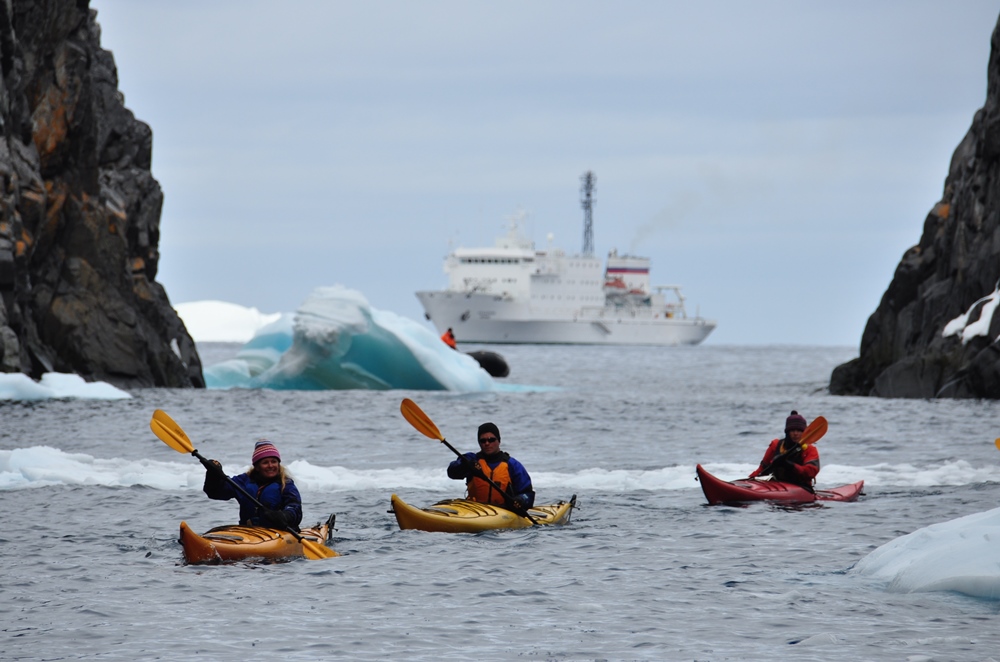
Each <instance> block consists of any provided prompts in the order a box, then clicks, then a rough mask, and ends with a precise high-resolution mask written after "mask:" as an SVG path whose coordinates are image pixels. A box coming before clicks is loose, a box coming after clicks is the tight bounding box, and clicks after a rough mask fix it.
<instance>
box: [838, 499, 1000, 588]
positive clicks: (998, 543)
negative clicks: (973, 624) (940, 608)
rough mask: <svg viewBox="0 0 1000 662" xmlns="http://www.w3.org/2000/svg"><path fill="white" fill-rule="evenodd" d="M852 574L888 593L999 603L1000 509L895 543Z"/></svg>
mask: <svg viewBox="0 0 1000 662" xmlns="http://www.w3.org/2000/svg"><path fill="white" fill-rule="evenodd" d="M852 572H854V573H857V574H860V575H864V576H866V577H871V578H873V579H876V580H881V581H885V582H887V589H888V590H889V591H893V592H899V593H913V592H918V591H955V592H957V593H964V594H965V595H970V596H973V597H976V598H985V599H988V600H1000V508H994V509H993V510H987V511H986V512H983V513H975V514H972V515H966V516H965V517H960V518H958V519H954V520H951V521H949V522H940V523H938V524H932V525H931V526H928V527H924V528H922V529H918V530H916V531H914V532H913V533H908V534H907V535H905V536H901V537H899V538H896V539H895V540H892V541H890V542H888V543H886V544H884V545H882V546H881V547H879V548H878V549H876V550H875V551H873V552H871V553H870V554H869V555H868V556H866V557H865V558H863V559H861V560H860V561H859V562H858V563H857V565H855V566H854V568H853V569H852Z"/></svg>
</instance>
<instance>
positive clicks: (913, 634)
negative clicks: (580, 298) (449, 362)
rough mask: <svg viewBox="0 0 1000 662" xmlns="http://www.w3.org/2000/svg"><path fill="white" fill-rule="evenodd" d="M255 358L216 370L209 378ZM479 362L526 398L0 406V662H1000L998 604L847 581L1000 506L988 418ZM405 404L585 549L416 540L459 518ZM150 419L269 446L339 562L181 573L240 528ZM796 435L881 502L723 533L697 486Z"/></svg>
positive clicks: (626, 365)
mask: <svg viewBox="0 0 1000 662" xmlns="http://www.w3.org/2000/svg"><path fill="white" fill-rule="evenodd" d="M238 348H239V345H226V344H205V345H203V346H201V349H202V353H203V360H204V361H205V363H206V365H208V364H212V363H214V362H216V361H221V360H224V359H226V358H229V357H231V356H232V355H233V354H234V353H235V352H236V350H237V349H238ZM477 348H478V347H472V346H466V347H462V349H464V350H466V351H471V350H472V349H477ZM488 349H491V350H494V351H498V352H500V353H501V354H502V355H503V356H504V357H505V358H506V359H507V361H508V363H509V364H510V366H511V374H510V377H508V378H507V379H506V380H503V381H504V382H505V383H508V384H510V385H517V386H516V387H515V386H511V387H509V388H507V389H505V390H503V391H493V392H487V393H454V392H441V391H434V392H423V391H401V390H390V391H270V390H228V391H224V390H211V391H204V390H201V391H196V390H158V389H148V390H139V391H133V392H132V395H133V398H132V399H128V400H109V401H83V400H47V401H39V402H12V401H0V499H2V504H3V506H2V512H3V522H4V526H3V527H2V530H0V658H2V659H12V660H13V659H33V660H75V659H88V660H139V659H143V660H145V659H170V660H176V659H204V660H237V659H262V660H263V659H268V660H273V659H286V660H313V659H321V658H327V659H352V660H383V659H405V660H470V659H482V660H494V659H496V660H508V659H527V660H591V659H594V660H603V659H610V660H765V659H766V660H772V659H786V660H908V661H913V662H916V661H925V660H996V659H1000V601H997V600H985V599H977V598H972V597H968V596H966V595H963V594H959V593H952V592H919V593H898V592H893V591H891V590H888V589H889V587H888V586H887V585H886V584H885V583H884V582H882V583H880V582H877V581H874V580H872V579H869V578H867V577H865V576H862V575H859V574H857V573H852V572H851V568H852V567H853V566H854V565H855V564H856V563H857V562H858V561H859V560H860V559H861V558H863V557H864V556H865V555H867V554H868V553H869V552H871V551H872V550H874V549H875V548H877V547H879V546H880V545H882V544H884V543H886V542H889V541H890V540H893V539H895V538H897V537H898V536H901V535H904V534H906V533H909V532H912V531H915V530H917V529H919V528H922V527H926V526H928V525H930V524H934V523H937V522H944V521H948V520H952V519H954V518H957V517H961V516H963V515H969V514H972V513H977V512H982V511H986V510H990V509H993V508H996V507H997V506H998V505H1000V453H998V451H997V448H996V447H995V446H994V443H993V442H994V439H995V438H996V437H998V436H1000V403H997V402H985V401H951V400H941V401H924V400H877V399H867V398H847V397H832V396H830V395H828V393H827V391H826V385H827V382H828V380H829V376H830V372H831V370H832V369H833V368H834V367H835V366H836V365H838V364H839V363H842V362H843V361H846V360H848V359H850V358H852V357H853V356H854V355H855V354H856V350H855V349H853V348H829V347H723V346H712V345H708V346H701V347H686V348H662V349H651V348H634V347H547V346H545V347H543V346H492V347H488ZM521 387H523V388H521ZM404 397H409V398H412V399H413V400H414V401H416V402H417V404H419V405H420V406H421V407H422V408H423V410H424V411H425V412H426V413H427V414H428V415H429V416H430V417H431V418H432V419H433V420H434V421H435V423H437V425H438V427H439V428H440V429H441V431H442V432H443V434H444V435H445V436H446V437H447V438H448V440H449V442H451V443H452V444H453V445H455V446H456V447H457V448H459V449H460V450H473V449H475V448H476V442H475V440H476V436H475V432H476V427H477V426H478V424H479V423H482V422H484V421H487V420H491V421H494V422H495V423H497V425H498V426H499V428H500V430H501V435H502V439H503V442H502V448H503V449H504V450H507V451H508V452H510V453H511V454H512V455H514V456H515V457H517V458H518V459H520V460H521V461H522V462H523V463H524V464H525V465H526V467H527V468H528V470H529V471H530V473H531V475H532V478H533V480H534V485H535V489H536V491H537V493H538V502H539V503H547V502H553V501H557V500H560V499H567V498H569V497H570V496H571V495H572V494H576V495H577V498H578V509H577V511H576V512H575V514H574V516H573V521H572V523H571V524H569V525H567V526H565V527H545V528H539V529H524V530H518V531H507V532H493V533H486V534H479V535H469V534H439V533H425V532H418V531H400V530H399V529H398V527H397V525H396V522H395V520H394V518H393V516H392V515H391V514H390V513H388V512H387V511H388V508H389V496H390V494H392V493H397V494H399V495H400V496H401V497H403V498H404V499H405V500H406V501H408V502H411V503H414V504H418V505H425V504H430V503H432V502H435V501H437V500H440V499H444V498H452V497H457V496H461V494H462V491H463V489H462V485H461V483H459V482H457V481H449V480H448V479H447V478H446V477H445V466H446V465H447V463H448V462H449V461H451V459H453V457H454V456H453V454H452V453H451V452H450V451H449V450H448V449H447V448H446V447H445V446H444V445H442V444H440V443H438V442H437V441H434V440H431V439H428V438H426V437H424V436H422V435H420V434H419V433H417V432H416V431H415V430H414V429H413V428H412V427H410V425H409V424H408V423H407V422H406V421H405V420H404V419H403V418H402V416H401V415H400V413H399V404H400V401H401V400H402V399H403V398H404ZM157 408H160V409H163V410H165V411H166V412H167V413H169V414H170V415H171V416H172V417H173V418H174V419H175V420H176V421H177V422H178V423H179V424H180V425H181V426H182V427H183V428H184V429H185V431H186V432H187V433H188V435H189V436H190V437H191V439H192V440H193V441H194V442H195V445H196V446H197V448H198V450H199V451H200V452H201V453H202V454H204V455H205V456H207V457H212V458H217V459H219V460H220V461H221V462H222V463H223V464H224V466H225V467H226V469H227V470H228V471H229V473H237V472H239V471H242V470H244V469H245V468H246V466H247V465H248V464H249V458H250V453H251V449H252V446H253V441H254V440H255V439H256V438H258V437H261V436H267V437H269V438H271V439H272V440H274V441H275V443H276V445H277V446H278V448H279V449H280V451H281V453H282V457H283V459H284V462H285V464H286V465H287V466H288V467H289V468H290V470H291V471H292V473H293V474H294V475H295V476H296V482H297V484H298V485H299V487H300V490H301V491H302V493H303V498H304V510H305V520H306V522H310V523H311V522H315V521H318V520H320V519H323V518H325V517H326V515H328V514H329V513H331V512H332V513H336V514H337V531H336V532H335V540H334V542H333V544H332V546H333V548H334V549H335V550H336V551H338V552H339V553H341V554H342V555H343V556H341V557H338V558H335V559H330V560H321V561H309V560H305V559H300V560H295V561H292V562H289V563H282V564H273V565H251V564H236V565H229V566H188V565H185V564H184V563H183V562H182V558H181V549H180V546H179V544H178V543H177V532H178V525H179V523H180V521H181V520H186V521H187V522H188V523H189V524H190V525H191V526H192V527H193V528H195V529H196V530H207V529H209V528H211V527H213V526H217V525H220V524H224V523H231V522H233V521H234V520H235V518H236V513H237V507H236V505H235V503H233V502H217V501H210V500H209V499H208V498H207V497H205V496H204V494H203V493H202V492H201V481H202V479H203V475H204V474H203V470H202V469H201V465H200V464H199V463H198V462H197V460H195V459H194V458H193V457H191V456H189V455H185V454H181V453H178V452H176V451H174V450H172V449H171V448H169V447H168V446H166V445H165V444H163V443H162V442H161V441H160V440H158V439H157V438H156V437H155V436H154V435H153V434H152V432H151V431H150V429H149V420H150V416H151V415H152V413H153V411H154V410H155V409H157ZM792 409H796V410H798V411H799V412H801V413H802V414H803V415H804V416H805V417H806V418H807V419H809V420H812V419H813V418H814V417H816V416H819V415H823V416H825V417H826V418H827V419H828V421H829V432H828V433H827V435H826V436H825V437H824V438H823V439H822V440H821V441H820V442H819V449H820V452H821V456H822V463H823V468H822V471H821V473H820V475H819V485H820V486H833V485H839V484H842V483H846V482H853V481H856V480H861V479H864V480H865V481H866V489H865V492H866V494H865V496H863V497H862V498H861V500H860V501H858V502H857V503H833V504H824V505H821V506H814V507H778V506H775V505H768V504H755V505H751V506H747V507H729V506H707V505H706V503H705V499H704V497H703V495H702V493H701V489H700V487H699V485H698V483H697V482H696V481H695V470H694V469H695V464H696V463H702V464H703V465H705V466H706V467H707V468H708V469H709V471H712V472H713V473H715V474H716V475H719V476H721V477H723V478H738V477H742V476H745V475H746V474H747V473H748V472H749V471H750V470H751V469H752V468H753V467H754V466H755V465H756V464H757V462H758V461H759V460H760V457H761V455H762V454H763V452H764V449H765V448H766V446H767V443H768V442H769V441H770V440H771V439H772V438H774V437H776V436H779V435H780V433H781V429H782V427H783V423H784V419H785V417H786V416H787V415H788V413H789V412H790V411H791V410H792ZM959 561H960V560H956V562H959Z"/></svg>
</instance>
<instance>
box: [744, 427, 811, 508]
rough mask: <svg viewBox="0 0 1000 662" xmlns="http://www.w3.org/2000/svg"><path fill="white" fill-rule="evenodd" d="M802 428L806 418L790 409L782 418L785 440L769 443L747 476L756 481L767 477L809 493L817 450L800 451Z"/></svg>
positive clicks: (809, 448) (808, 448) (809, 447)
mask: <svg viewBox="0 0 1000 662" xmlns="http://www.w3.org/2000/svg"><path fill="white" fill-rule="evenodd" d="M805 429H806V419H805V418H804V417H802V416H800V415H799V412H797V411H794V410H793V411H792V413H791V415H790V416H789V417H788V418H786V419H785V438H784V439H775V440H773V441H772V442H771V445H770V446H768V447H767V451H766V452H765V453H764V459H763V460H761V461H760V466H759V467H757V468H756V469H754V470H753V472H752V473H751V474H750V476H749V477H750V478H756V477H757V476H767V475H768V474H770V475H771V476H773V477H774V479H775V480H779V481H781V482H783V483H795V484H796V485H801V486H802V487H804V488H806V489H808V490H812V485H813V479H814V478H816V474H818V473H819V451H818V450H816V445H815V444H812V445H810V446H808V447H807V448H806V449H805V450H802V448H801V446H800V440H801V439H802V433H803V432H804V431H805ZM786 453H787V454H786Z"/></svg>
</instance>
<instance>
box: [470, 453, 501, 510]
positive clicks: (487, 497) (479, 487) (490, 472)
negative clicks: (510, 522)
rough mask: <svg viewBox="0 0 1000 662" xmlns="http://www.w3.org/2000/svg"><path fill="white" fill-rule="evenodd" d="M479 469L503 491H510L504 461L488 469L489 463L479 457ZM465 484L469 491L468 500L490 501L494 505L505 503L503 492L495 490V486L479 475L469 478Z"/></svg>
mask: <svg viewBox="0 0 1000 662" xmlns="http://www.w3.org/2000/svg"><path fill="white" fill-rule="evenodd" d="M479 469H480V470H481V471H482V472H483V473H484V474H485V475H487V476H489V478H490V480H492V481H493V482H494V483H496V484H497V485H499V486H500V489H502V490H503V491H504V492H505V493H506V492H509V491H510V471H509V470H508V468H507V463H506V462H501V463H500V464H498V465H497V466H496V468H495V469H490V465H489V464H487V463H486V460H484V459H483V458H479ZM466 485H467V487H468V492H469V496H468V498H469V501H475V502H477V503H491V504H493V505H494V506H504V505H506V504H507V501H506V500H505V499H504V497H503V494H501V493H499V492H497V490H496V488H495V487H493V486H492V485H490V484H489V483H487V482H486V481H485V480H483V479H482V478H480V477H479V476H473V477H472V478H470V479H469V482H468V483H467V484H466Z"/></svg>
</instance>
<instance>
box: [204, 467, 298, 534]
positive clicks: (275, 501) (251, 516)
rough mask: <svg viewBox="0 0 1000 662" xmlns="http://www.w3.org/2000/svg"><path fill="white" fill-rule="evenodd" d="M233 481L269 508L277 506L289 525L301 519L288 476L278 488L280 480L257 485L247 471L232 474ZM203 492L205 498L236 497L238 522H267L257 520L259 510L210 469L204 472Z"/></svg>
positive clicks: (259, 523)
mask: <svg viewBox="0 0 1000 662" xmlns="http://www.w3.org/2000/svg"><path fill="white" fill-rule="evenodd" d="M232 478H233V482H234V483H236V484H237V485H239V486H240V487H242V488H243V489H244V490H246V491H247V492H249V493H250V494H251V495H253V496H254V497H256V498H257V501H260V502H261V503H262V504H264V505H265V506H266V507H268V508H270V509H271V510H281V511H284V513H285V519H286V520H287V521H288V523H289V524H290V525H292V526H298V525H299V524H300V523H301V522H302V496H301V495H299V490H298V488H297V487H295V483H294V482H292V480H291V479H288V480H286V481H285V489H284V490H282V489H281V481H280V480H272V481H269V482H267V483H264V484H263V485H259V484H257V483H256V482H254V481H253V479H251V478H250V475H249V474H238V475H236V476H233V477H232ZM204 490H205V494H207V495H208V498H209V499H218V500H219V501H227V500H229V499H236V501H237V502H238V503H239V504H240V524H252V525H253V526H268V524H267V523H265V522H262V521H261V520H260V513H258V512H257V510H258V508H257V504H255V503H254V502H253V501H251V500H250V499H248V498H246V495H244V494H243V493H242V492H240V491H239V490H236V489H234V488H233V486H232V485H230V484H229V481H227V480H226V479H225V478H223V477H222V476H220V475H218V474H217V473H216V472H214V471H206V472H205V487H204Z"/></svg>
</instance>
